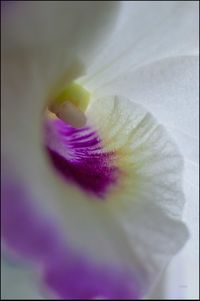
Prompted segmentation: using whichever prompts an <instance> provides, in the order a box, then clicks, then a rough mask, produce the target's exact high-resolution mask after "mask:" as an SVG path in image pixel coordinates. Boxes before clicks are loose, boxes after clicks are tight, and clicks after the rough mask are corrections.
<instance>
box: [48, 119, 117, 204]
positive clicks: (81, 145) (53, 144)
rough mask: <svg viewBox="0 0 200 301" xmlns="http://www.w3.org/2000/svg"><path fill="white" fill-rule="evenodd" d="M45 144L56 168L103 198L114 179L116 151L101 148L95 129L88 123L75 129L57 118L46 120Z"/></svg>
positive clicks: (65, 176)
mask: <svg viewBox="0 0 200 301" xmlns="http://www.w3.org/2000/svg"><path fill="white" fill-rule="evenodd" d="M45 144H46V148H47V151H48V154H49V156H50V158H51V161H52V163H53V165H54V167H55V168H56V170H57V171H58V172H59V173H60V174H61V175H62V176H63V177H64V178H65V179H67V180H68V181H73V182H74V183H76V184H78V186H79V187H81V188H82V189H83V190H84V191H87V192H88V193H92V194H95V195H96V196H98V197H99V198H102V199H103V198H105V195H106V193H107V192H108V190H109V188H110V187H111V186H113V185H114V184H116V183H117V180H118V178H119V173H120V171H119V169H118V168H117V167H116V166H114V164H113V161H114V159H115V153H114V152H106V151H105V150H104V149H103V146H102V141H101V139H100V137H99V135H98V133H97V132H96V131H94V130H92V129H91V128H90V127H84V128H82V129H75V128H73V127H71V126H70V125H67V124H66V123H64V122H63V121H61V120H59V119H56V120H48V121H47V122H45Z"/></svg>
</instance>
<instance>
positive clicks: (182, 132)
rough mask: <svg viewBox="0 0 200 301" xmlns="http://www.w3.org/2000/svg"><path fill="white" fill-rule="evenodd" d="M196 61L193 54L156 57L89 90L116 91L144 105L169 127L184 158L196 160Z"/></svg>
mask: <svg viewBox="0 0 200 301" xmlns="http://www.w3.org/2000/svg"><path fill="white" fill-rule="evenodd" d="M198 62H199V58H198V57H197V56H188V57H174V58H168V59H164V60H160V61H157V62H155V63H153V64H149V65H146V66H144V67H141V68H138V69H137V70H132V69H130V70H129V71H128V72H126V73H124V74H123V75H121V76H118V77H117V78H116V79H115V80H113V81H110V82H107V84H106V85H103V86H101V87H98V88H97V89H96V90H94V91H93V93H94V95H95V96H96V97H97V96H98V95H99V96H103V95H109V94H113V93H118V94H121V95H124V96H126V97H128V98H130V99H132V100H134V101H136V102H138V103H140V104H142V105H144V106H145V107H146V108H147V109H148V110H150V111H151V112H152V113H153V114H154V115H155V116H156V118H158V120H160V121H161V122H162V123H163V124H164V125H165V126H166V127H167V128H168V129H169V131H170V133H171V135H172V136H174V138H175V140H176V141H177V143H178V144H179V147H180V149H181V151H182V153H183V154H184V155H185V156H186V157H187V159H189V160H191V161H193V162H197V161H198V120H199V113H198V111H199V110H198V105H199V104H198V82H199V81H198V73H199V72H198V71H199V70H198Z"/></svg>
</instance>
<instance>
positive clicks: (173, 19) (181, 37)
mask: <svg viewBox="0 0 200 301" xmlns="http://www.w3.org/2000/svg"><path fill="white" fill-rule="evenodd" d="M198 18H199V15H198V2H196V1H173V2H172V1H162V2H159V1H123V4H122V8H121V10H120V14H119V18H118V22H117V27H116V29H115V32H114V33H113V35H112V37H111V38H110V40H109V42H108V45H107V47H106V48H105V49H104V50H103V51H102V52H101V53H100V54H99V56H98V57H96V60H95V63H94V64H91V66H89V67H90V68H89V70H88V72H87V76H86V77H84V78H83V81H82V83H83V84H85V83H88V84H89V85H90V87H91V88H94V87H97V86H98V87H99V86H100V85H103V84H106V83H107V82H108V81H110V80H111V79H114V78H115V77H116V76H118V75H119V74H122V73H123V72H125V71H128V70H129V68H132V69H135V68H138V67H140V66H142V65H146V64H148V63H151V62H153V61H157V60H159V59H163V58H167V57H173V56H182V55H191V54H198V40H199V31H198V28H199V26H198ZM110 54H112V55H110Z"/></svg>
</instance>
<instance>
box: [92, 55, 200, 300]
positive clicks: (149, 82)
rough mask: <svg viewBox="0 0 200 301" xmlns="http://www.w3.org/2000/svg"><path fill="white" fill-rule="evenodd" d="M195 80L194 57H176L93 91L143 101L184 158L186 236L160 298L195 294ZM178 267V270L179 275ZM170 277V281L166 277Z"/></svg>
mask: <svg viewBox="0 0 200 301" xmlns="http://www.w3.org/2000/svg"><path fill="white" fill-rule="evenodd" d="M198 82H199V81H198V57H192V56H191V57H176V58H168V59H165V60H161V61H158V62H155V63H154V64H150V65H147V66H144V67H142V68H138V69H137V70H133V71H131V70H130V71H129V72H127V73H124V74H123V75H122V76H120V77H119V78H116V80H113V81H110V82H109V83H107V84H106V85H103V86H102V87H100V88H99V89H97V90H96V91H95V94H96V93H97V94H98V95H106V94H112V93H120V94H122V95H126V96H127V97H129V98H131V99H133V100H134V101H137V102H138V103H142V104H143V105H145V107H146V108H148V109H149V110H150V111H151V112H153V113H154V114H155V116H156V117H157V118H158V120H160V121H161V122H162V123H163V124H165V125H166V128H167V129H168V131H169V133H170V135H171V136H172V137H174V139H175V141H176V143H177V144H178V146H179V149H180V150H181V152H182V154H183V155H184V158H185V172H184V190H185V193H186V201H187V202H186V207H185V210H184V220H185V222H186V224H187V225H188V227H189V230H190V233H191V238H190V240H189V242H188V244H187V246H186V247H185V249H184V250H183V251H182V252H181V254H180V257H177V259H174V260H173V262H172V264H171V267H170V268H169V271H168V273H167V275H168V278H167V277H165V278H164V280H163V281H165V282H164V283H163V286H164V291H163V292H162V293H163V295H162V296H161V295H159V296H160V298H161V297H162V298H163V297H166V298H174V297H175V296H179V297H185V298H192V297H193V298H196V297H197V296H198V279H199V272H198V266H199V264H198V263H199V257H198V249H199V248H198V244H199V239H198V235H199V227H198V214H199V202H198V197H199V189H198V171H199V167H198V162H199V146H198V145H199V139H198V135H199V133H198V121H199V113H198V112H199V103H198ZM183 262H184V266H183ZM180 266H181V267H182V269H183V275H182V277H181V278H180V277H179V270H180ZM173 275H174V276H173ZM172 276H173V280H170V279H171V278H172ZM159 296H158V297H159Z"/></svg>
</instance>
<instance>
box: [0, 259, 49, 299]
mask: <svg viewBox="0 0 200 301" xmlns="http://www.w3.org/2000/svg"><path fill="white" fill-rule="evenodd" d="M1 298H2V299H3V300H9V299H11V300H16V299H17V300H24V299H26V300H27V299H28V300H33V299H36V300H43V299H44V297H43V296H41V295H40V294H39V293H38V283H37V281H36V275H33V273H32V272H31V271H30V269H29V268H25V267H24V268H23V267H22V266H20V265H19V264H15V263H13V262H8V260H4V259H2V261H1Z"/></svg>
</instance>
